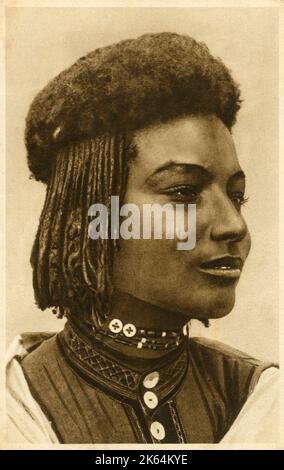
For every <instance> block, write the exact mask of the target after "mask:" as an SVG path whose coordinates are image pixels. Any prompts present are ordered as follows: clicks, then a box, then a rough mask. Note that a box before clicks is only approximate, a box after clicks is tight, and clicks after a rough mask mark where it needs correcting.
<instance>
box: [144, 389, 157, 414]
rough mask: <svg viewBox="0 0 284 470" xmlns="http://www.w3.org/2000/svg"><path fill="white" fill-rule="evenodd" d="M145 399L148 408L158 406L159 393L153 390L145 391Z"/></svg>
mask: <svg viewBox="0 0 284 470" xmlns="http://www.w3.org/2000/svg"><path fill="white" fill-rule="evenodd" d="M143 400H144V402H145V404H146V405H147V406H148V408H150V409H151V410H153V409H154V408H156V406H157V404H158V398H157V395H155V393H153V392H145V393H144V396H143Z"/></svg>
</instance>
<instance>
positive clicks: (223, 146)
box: [132, 115, 241, 178]
mask: <svg viewBox="0 0 284 470" xmlns="http://www.w3.org/2000/svg"><path fill="white" fill-rule="evenodd" d="M135 143H136V146H137V159H136V160H135V161H134V162H133V168H132V171H133V172H134V173H136V172H137V173H139V174H140V177H141V178H142V177H146V178H147V177H149V176H150V175H151V174H152V173H155V172H157V171H159V169H160V168H163V167H165V166H167V165H168V163H170V162H174V163H175V164H176V165H175V169H178V165H179V164H180V165H181V167H182V166H183V167H184V166H185V165H200V166H203V167H205V168H206V169H208V170H209V171H212V173H217V174H218V173H222V174H224V175H228V177H229V176H230V175H231V174H233V173H235V172H237V171H240V169H241V168H240V165H239V162H238V158H237V154H236V150H235V146H234V142H233V139H232V136H231V134H230V132H229V130H228V129H227V128H226V126H225V125H224V124H223V123H222V121H221V120H220V119H218V118H217V117H216V116H213V115H208V116H187V117H183V118H179V119H177V120H175V121H171V122H169V123H166V124H160V125H157V126H153V127H151V128H148V129H143V130H140V131H138V132H137V133H136V135H135ZM173 167H174V165H172V168H173Z"/></svg>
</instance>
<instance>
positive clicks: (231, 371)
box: [189, 337, 278, 396]
mask: <svg viewBox="0 0 284 470" xmlns="http://www.w3.org/2000/svg"><path fill="white" fill-rule="evenodd" d="M189 351H190V357H191V361H192V362H193V363H194V364H195V365H196V366H197V368H198V370H199V371H202V372H203V375H204V376H206V378H207V379H208V380H209V381H211V382H216V383H217V384H224V387H226V388H227V387H228V386H230V388H231V389H232V390H234V391H235V392H236V393H237V394H238V395H239V396H240V395H242V394H244V395H246V396H248V395H249V394H250V393H252V392H253V390H254V388H255V386H256V384H257V383H258V381H259V378H260V377H261V375H262V374H263V373H264V372H265V371H266V370H267V369H270V368H273V369H274V371H275V370H276V369H275V368H278V364H277V363H275V362H273V361H269V360H268V361H262V360H260V359H257V358H255V357H253V356H251V355H249V354H247V353H245V352H243V351H240V350H238V349H236V348H234V347H231V346H229V345H227V344H224V343H221V342H219V341H216V340H213V339H210V338H206V337H194V338H190V340H189Z"/></svg>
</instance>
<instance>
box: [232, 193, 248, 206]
mask: <svg viewBox="0 0 284 470" xmlns="http://www.w3.org/2000/svg"><path fill="white" fill-rule="evenodd" d="M230 198H231V200H232V201H233V202H234V203H235V204H236V205H237V206H238V207H240V206H243V205H244V204H245V203H246V202H247V201H248V198H247V197H245V194H244V193H243V192H236V193H232V194H231V195H230Z"/></svg>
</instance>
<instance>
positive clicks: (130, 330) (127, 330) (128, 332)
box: [123, 323, 136, 338]
mask: <svg viewBox="0 0 284 470" xmlns="http://www.w3.org/2000/svg"><path fill="white" fill-rule="evenodd" d="M123 333H124V335H125V336H127V338H132V336H135V334H136V327H135V326H134V325H132V323H127V324H126V325H124V327H123Z"/></svg>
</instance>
